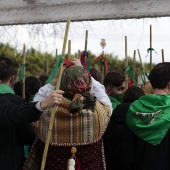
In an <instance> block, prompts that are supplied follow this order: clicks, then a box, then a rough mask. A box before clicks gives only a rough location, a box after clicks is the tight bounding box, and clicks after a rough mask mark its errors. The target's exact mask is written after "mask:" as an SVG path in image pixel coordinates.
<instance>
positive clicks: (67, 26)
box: [41, 19, 70, 170]
mask: <svg viewBox="0 0 170 170" xmlns="http://www.w3.org/2000/svg"><path fill="white" fill-rule="evenodd" d="M69 25H70V20H69V19H68V20H67V24H66V30H65V36H64V43H63V50H62V58H63V59H64V58H65V51H66V44H67V37H68V30H69ZM62 71H63V63H61V64H60V67H59V75H58V81H57V86H56V90H58V89H59V88H60V82H61V75H62ZM56 109H57V107H56V106H54V107H53V109H52V113H51V117H50V125H49V129H48V134H47V140H46V143H45V149H44V153H43V159H42V164H41V170H44V169H45V163H46V157H47V152H48V147H49V143H50V139H51V133H52V128H53V123H54V116H55V112H56Z"/></svg>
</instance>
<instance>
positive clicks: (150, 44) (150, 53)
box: [150, 25, 152, 72]
mask: <svg viewBox="0 0 170 170" xmlns="http://www.w3.org/2000/svg"><path fill="white" fill-rule="evenodd" d="M151 70H152V25H150V72H151Z"/></svg>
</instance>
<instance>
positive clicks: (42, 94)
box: [33, 84, 55, 102]
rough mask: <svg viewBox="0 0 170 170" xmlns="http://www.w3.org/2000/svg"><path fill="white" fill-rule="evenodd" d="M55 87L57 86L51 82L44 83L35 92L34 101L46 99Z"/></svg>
mask: <svg viewBox="0 0 170 170" xmlns="http://www.w3.org/2000/svg"><path fill="white" fill-rule="evenodd" d="M54 89H55V86H52V85H51V84H46V85H44V86H43V87H41V88H40V89H39V90H38V92H37V93H36V94H35V96H34V100H33V102H37V101H42V100H44V99H45V98H46V97H47V96H49V95H50V93H51V92H52V91H54Z"/></svg>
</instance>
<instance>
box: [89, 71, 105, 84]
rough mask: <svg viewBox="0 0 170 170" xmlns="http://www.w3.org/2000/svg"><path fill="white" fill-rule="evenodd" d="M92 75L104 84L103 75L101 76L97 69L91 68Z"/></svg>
mask: <svg viewBox="0 0 170 170" xmlns="http://www.w3.org/2000/svg"><path fill="white" fill-rule="evenodd" d="M89 72H90V74H91V76H92V77H93V78H94V79H95V80H96V81H98V82H100V83H102V75H101V74H100V72H99V71H98V70H97V69H95V68H90V71H89Z"/></svg>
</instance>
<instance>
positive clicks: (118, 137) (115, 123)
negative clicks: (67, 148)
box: [103, 86, 145, 170]
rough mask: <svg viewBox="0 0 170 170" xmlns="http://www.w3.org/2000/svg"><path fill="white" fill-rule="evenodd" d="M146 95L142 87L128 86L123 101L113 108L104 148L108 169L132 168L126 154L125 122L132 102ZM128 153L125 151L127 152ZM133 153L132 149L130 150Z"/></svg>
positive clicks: (104, 139)
mask: <svg viewBox="0 0 170 170" xmlns="http://www.w3.org/2000/svg"><path fill="white" fill-rule="evenodd" d="M143 95H145V93H144V91H143V90H142V89H141V88H140V87H136V86H131V87H130V88H128V89H127V90H126V92H125V94H124V96H123V98H122V103H121V104H119V105H118V106H117V107H116V108H115V110H113V113H112V116H111V119H110V122H109V125H108V127H107V129H106V132H105V134H104V138H103V141H104V149H105V158H106V167H107V170H131V169H130V167H131V165H130V164H129V163H128V161H129V160H128V159H131V158H130V156H129V157H128V158H127V157H126V155H127V154H129V152H128V148H125V146H126V143H127V142H128V143H130V142H132V141H128V140H129V139H128V135H129V132H128V128H127V126H126V124H125V120H126V113H127V111H128V108H129V106H130V104H131V103H132V102H133V101H135V100H137V99H138V98H139V97H140V96H143ZM126 151H127V152H128V153H125V152H126ZM130 153H131V151H130Z"/></svg>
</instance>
